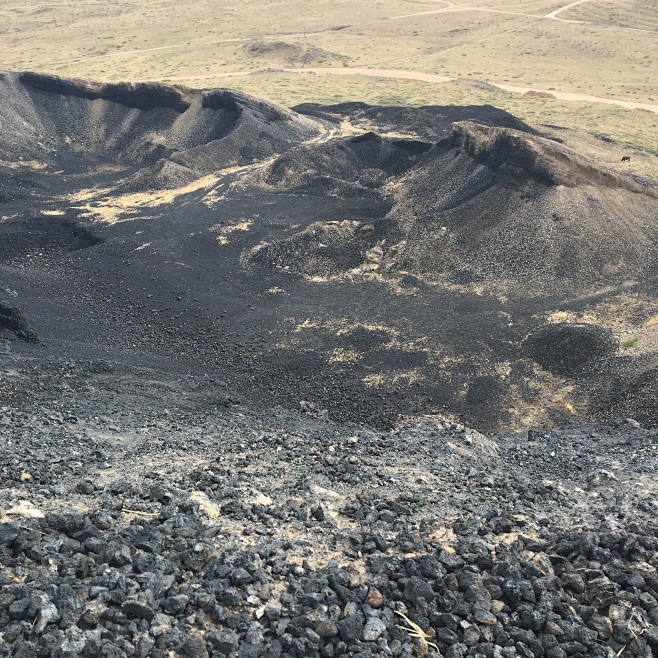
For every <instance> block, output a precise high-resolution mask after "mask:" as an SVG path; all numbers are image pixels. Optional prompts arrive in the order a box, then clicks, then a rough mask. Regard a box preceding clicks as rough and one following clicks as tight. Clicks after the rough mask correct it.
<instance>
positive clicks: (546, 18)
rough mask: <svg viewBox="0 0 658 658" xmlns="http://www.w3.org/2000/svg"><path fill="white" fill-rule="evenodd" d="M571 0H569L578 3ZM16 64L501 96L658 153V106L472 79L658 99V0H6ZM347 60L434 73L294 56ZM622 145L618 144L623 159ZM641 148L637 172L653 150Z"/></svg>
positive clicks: (302, 89)
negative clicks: (545, 94)
mask: <svg viewBox="0 0 658 658" xmlns="http://www.w3.org/2000/svg"><path fill="white" fill-rule="evenodd" d="M567 5H572V6H567ZM0 37H1V38H0V58H1V61H2V62H3V64H2V66H3V68H7V69H14V70H38V71H44V72H51V73H56V74H59V75H64V76H75V77H82V78H90V79H97V80H143V79H148V80H161V81H168V82H172V83H177V84H184V85H188V86H196V87H217V86H229V87H233V88H236V89H241V90H244V91H246V92H249V93H253V94H257V95H260V96H265V97H268V98H270V99H272V100H276V101H279V102H281V103H284V104H286V105H293V104H295V103H298V102H302V101H317V102H338V101H345V100H361V101H366V102H371V103H384V104H401V103H405V104H448V103H455V104H474V103H491V104H494V105H497V106H499V107H501V108H504V109H506V110H508V111H510V112H513V113H514V114H516V115H518V116H519V117H521V118H522V119H525V120H526V121H529V122H532V123H536V124H555V125H559V126H565V127H568V128H572V129H577V130H583V131H586V132H587V133H589V134H592V135H598V136H606V137H611V138H613V139H614V140H617V141H618V142H619V143H620V144H621V145H623V146H626V147H631V148H635V149H644V150H646V151H648V152H649V153H651V152H653V153H656V152H658V113H656V112H652V111H649V110H643V109H629V108H624V107H619V106H615V105H606V104H602V103H598V102H589V101H584V100H579V101H567V100H559V99H557V98H542V97H537V96H528V95H526V94H524V93H511V92H508V91H503V90H501V89H498V88H495V87H491V86H489V85H483V84H478V83H474V81H486V82H488V83H492V84H502V85H515V86H518V87H523V88H530V89H537V90H544V91H551V90H554V91H555V92H556V93H558V92H569V93H574V94H580V95H589V96H598V97H604V98H607V99H617V100H622V101H630V102H634V103H641V104H647V105H656V106H658V76H656V73H655V72H656V70H658V46H657V45H656V44H657V43H658V39H657V38H658V14H657V13H656V11H655V5H654V2H653V0H585V1H583V2H580V3H579V4H575V5H573V3H572V2H570V0H522V1H520V2H514V1H513V0H471V1H470V2H468V1H467V0H454V1H449V0H363V1H361V2H354V1H353V0H350V1H347V0H332V1H331V2H328V1H327V0H317V1H316V2H314V3H312V4H311V3H308V2H302V1H301V0H265V1H263V0H243V1H242V2H239V3H237V2H227V1H217V0H179V2H177V3H171V2H168V1H166V0H140V2H134V1H133V0H109V1H108V0H83V1H80V0H61V1H58V2H53V3H50V2H45V1H44V0H21V1H20V2H19V1H16V0H7V1H6V2H3V3H2V4H1V5H0ZM304 67H316V68H322V67H345V68H366V69H387V70H394V71H400V72H403V73H404V72H406V73H409V72H417V73H424V74H434V75H440V76H446V77H450V78H455V79H456V80H453V81H452V82H446V83H438V82H426V81H425V82H424V81H418V80H404V79H400V80H398V79H390V78H382V77H377V76H349V77H348V76H344V75H336V74H322V75H319V74H311V73H307V72H305V73H302V74H300V73H299V72H298V71H295V72H287V71H284V70H283V69H287V68H293V69H303V68H304ZM617 155H618V153H617V152H616V151H614V152H611V153H610V160H611V162H612V161H613V160H615V159H616V157H617ZM645 160H646V158H645V159H644V160H643V159H642V157H639V156H638V159H635V158H634V159H633V166H634V167H635V166H636V167H637V168H636V169H635V170H636V171H637V173H642V174H645V175H649V174H652V173H653V171H654V168H655V167H656V165H655V162H653V161H649V160H646V161H645Z"/></svg>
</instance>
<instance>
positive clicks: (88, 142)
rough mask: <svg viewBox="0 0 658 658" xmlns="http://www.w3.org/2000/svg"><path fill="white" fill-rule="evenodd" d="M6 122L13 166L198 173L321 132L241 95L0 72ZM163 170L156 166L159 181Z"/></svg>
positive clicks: (4, 142)
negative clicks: (95, 162)
mask: <svg viewBox="0 0 658 658" xmlns="http://www.w3.org/2000/svg"><path fill="white" fill-rule="evenodd" d="M17 117H21V120H20V121H18V120H17ZM0 122H1V123H2V124H3V125H4V126H6V127H7V128H9V127H11V128H10V129H5V130H3V131H2V135H1V136H0V153H1V154H2V157H3V158H4V159H7V160H8V159H13V160H15V161H18V160H19V159H24V160H29V159H36V160H38V159H44V158H46V159H52V158H57V157H60V158H63V157H65V156H66V155H67V154H70V155H73V154H75V155H77V156H78V157H81V158H83V159H89V158H93V157H99V158H102V159H104V160H108V161H114V162H119V163H124V164H132V165H139V166H146V165H154V164H156V163H158V162H159V161H163V160H166V161H169V162H171V163H173V164H174V165H175V166H177V167H178V168H183V169H185V170H189V171H191V172H192V174H195V175H199V174H200V173H207V172H210V171H215V170H217V169H221V168H225V167H231V166H235V165H245V164H249V163H252V162H255V161H258V160H260V159H262V158H266V157H268V156H270V155H272V154H273V153H278V152H280V151H281V150H283V149H285V148H287V146H288V145H289V144H290V143H291V142H297V141H302V140H304V139H306V138H308V137H310V136H312V135H313V134H314V133H315V132H316V128H315V127H314V126H313V124H312V123H311V122H309V121H308V120H305V119H303V118H302V117H299V116H298V115H295V114H293V113H292V112H290V111H289V110H287V109H285V108H283V107H279V106H276V105H273V104H271V103H264V102H262V101H259V100H256V99H254V98H252V97H250V96H247V95H245V94H241V93H239V92H233V91H228V90H215V91H194V90H189V89H179V88H174V87H167V86H165V85H159V84H155V83H139V84H98V83H90V82H85V81H78V80H66V79H63V78H58V77H55V76H50V75H42V74H36V73H20V74H15V73H3V74H0ZM162 170H163V164H162V162H160V163H159V164H158V169H157V172H156V173H158V174H161V173H162ZM142 182H143V181H142ZM163 182H165V183H166V180H164V181H163V180H162V179H160V180H157V179H156V180H154V181H153V184H155V185H157V184H160V185H162V184H163ZM173 182H176V183H177V182H180V180H179V179H178V178H177V177H174V179H173Z"/></svg>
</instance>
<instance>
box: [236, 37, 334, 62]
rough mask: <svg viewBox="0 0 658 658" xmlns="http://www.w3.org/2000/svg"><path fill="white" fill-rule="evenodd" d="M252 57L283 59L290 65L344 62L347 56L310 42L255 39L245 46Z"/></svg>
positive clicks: (270, 60)
mask: <svg viewBox="0 0 658 658" xmlns="http://www.w3.org/2000/svg"><path fill="white" fill-rule="evenodd" d="M243 50H244V52H245V53H246V54H247V55H248V56H249V57H252V58H258V59H264V60H266V61H267V62H272V60H275V61H277V60H278V61H281V62H282V63H285V64H286V65H288V66H309V65H311V64H328V63H336V62H343V61H345V60H346V59H347V58H346V57H344V56H343V55H339V54H338V53H333V52H330V51H328V50H324V48H318V47H317V46H314V45H312V44H309V43H287V42H285V41H254V42H252V43H249V44H247V45H246V46H244V47H243Z"/></svg>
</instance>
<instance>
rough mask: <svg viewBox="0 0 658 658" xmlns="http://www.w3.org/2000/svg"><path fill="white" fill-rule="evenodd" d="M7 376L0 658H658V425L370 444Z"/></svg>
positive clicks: (44, 372)
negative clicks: (10, 395) (11, 394)
mask: <svg viewBox="0 0 658 658" xmlns="http://www.w3.org/2000/svg"><path fill="white" fill-rule="evenodd" d="M12 365H13V370H12V372H11V373H9V374H8V375H7V377H8V380H6V381H10V382H13V384H12V388H13V389H14V390H15V393H16V398H15V402H14V404H13V405H12V406H6V407H3V408H2V409H0V429H1V430H2V431H3V434H4V436H5V441H6V446H7V447H8V448H10V450H6V451H4V452H3V453H2V458H1V460H0V474H1V475H2V478H1V480H0V481H1V482H2V484H1V485H0V515H1V516H2V519H1V522H0V562H1V564H2V570H1V571H0V633H1V634H2V635H1V637H2V642H1V643H0V655H2V656H6V657H7V658H9V657H12V658H15V657H17V656H20V657H27V656H37V655H38V656H76V657H78V656H79V657H80V658H87V657H89V658H91V657H92V656H113V657H115V658H124V657H129V656H140V657H142V658H164V657H165V656H167V657H176V658H199V657H201V658H204V657H207V656H212V657H213V658H219V657H221V656H231V657H238V658H243V657H244V656H253V657H254V658H256V657H259V656H264V657H265V656H267V657H270V658H271V657H274V656H278V657H288V656H290V657H293V656H295V657H299V658H302V657H305V658H314V657H315V658H318V657H320V656H322V657H326V656H348V655H351V656H360V657H362V658H365V657H367V656H371V657H374V656H382V657H383V656H395V657H398V656H427V657H428V658H431V657H433V656H434V657H435V656H439V655H441V656H446V657H448V658H460V657H462V656H478V657H479V656H487V657H494V658H514V657H516V656H521V657H524V658H535V657H539V658H544V657H545V658H566V657H567V656H577V657H590V656H591V657H609V658H613V657H614V656H620V655H627V656H637V657H641V658H649V657H650V656H652V655H654V652H655V651H658V575H657V572H656V568H657V567H658V559H657V557H656V556H657V554H658V526H657V525H656V522H655V510H656V505H657V504H658V503H657V498H656V493H657V492H656V468H657V467H658V453H657V452H656V445H657V443H656V439H657V438H658V436H657V434H656V431H655V430H654V431H647V430H645V429H642V428H641V427H639V425H638V424H637V423H635V422H634V421H623V422H620V423H618V424H616V425H615V426H613V427H594V426H587V425H572V426H570V427H566V428H564V429H559V430H550V431H548V430H546V431H532V432H528V433H525V434H522V435H505V436H497V437H485V436H483V435H481V434H479V433H478V432H476V431H473V430H470V429H468V428H466V427H464V426H463V425H460V424H458V423H455V422H453V421H449V420H447V419H445V418H441V417H436V416H435V417H424V418H420V417H419V418H406V419H401V421H400V423H399V425H398V427H397V428H396V429H394V430H391V431H388V432H375V431H373V430H372V429H370V428H367V427H365V426H359V425H341V424H335V423H330V422H327V421H324V420H322V419H321V418H320V417H319V415H318V410H317V409H315V408H314V407H313V405H310V404H308V403H303V404H302V405H301V411H302V412H303V413H302V414H300V413H295V412H286V411H284V410H282V409H269V410H266V409H258V408H253V407H251V408H248V407H244V406H239V405H235V404H233V403H232V402H230V400H229V399H226V402H225V405H224V407H223V408H221V409H219V408H217V409H216V410H215V411H210V410H209V406H208V400H209V397H208V396H209V395H213V394H216V386H217V385H216V384H215V383H214V382H213V381H212V380H210V379H208V378H199V377H185V378H178V379H172V380H163V379H158V378H157V373H154V372H150V371H146V370H131V371H125V370H123V369H122V370H121V371H120V372H119V371H117V369H116V368H113V367H112V366H110V365H109V364H103V363H100V362H96V363H89V364H87V365H86V366H84V367H82V366H74V365H73V364H55V363H51V364H50V365H49V366H48V367H39V366H38V365H37V364H35V363H30V362H20V361H19V362H15V363H13V364H12ZM118 382H121V384H120V387H119V388H118V387H117V383H118ZM28 392H30V393H31V396H30V397H31V400H30V401H29V402H21V399H22V398H21V395H22V393H28Z"/></svg>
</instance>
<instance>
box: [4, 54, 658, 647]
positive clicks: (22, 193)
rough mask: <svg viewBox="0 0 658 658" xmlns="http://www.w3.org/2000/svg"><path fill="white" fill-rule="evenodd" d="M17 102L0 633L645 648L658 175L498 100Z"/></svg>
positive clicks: (65, 84)
mask: <svg viewBox="0 0 658 658" xmlns="http://www.w3.org/2000/svg"><path fill="white" fill-rule="evenodd" d="M252 50H253V52H252V53H251V54H252V55H253V56H257V55H259V54H260V50H259V49H252ZM279 51H280V49H279V50H277V52H278V55H280V56H285V57H292V56H293V55H294V56H295V57H297V56H300V57H301V56H304V57H307V56H308V57H310V56H311V55H313V56H316V55H317V52H315V51H312V52H310V54H309V53H306V52H305V53H302V54H300V53H299V52H298V51H297V50H292V51H290V52H288V51H287V50H286V51H285V53H284V52H283V51H280V52H279ZM0 126H1V128H2V130H1V131H0V338H1V339H2V343H1V344H2V346H3V347H4V350H3V354H2V355H1V356H0V359H1V360H0V382H1V383H2V386H1V387H0V432H1V436H2V438H3V441H4V450H3V451H2V456H1V459H0V473H1V474H2V485H1V486H0V512H1V514H2V522H1V523H0V656H8V657H9V656H12V657H21V658H30V657H32V656H52V657H53V658H55V657H57V658H64V657H66V658H77V657H78V656H79V657H80V658H86V657H91V656H104V657H108V658H109V657H116V658H123V657H124V656H137V657H139V658H164V657H165V656H167V657H172V656H173V657H177V656H182V657H186V658H207V657H208V656H213V657H216V656H232V657H233V656H238V658H249V657H253V658H256V657H258V656H268V657H271V658H278V657H280V656H299V657H302V656H308V657H314V656H316V657H319V656H322V657H323V658H333V657H334V656H343V655H350V656H361V657H363V658H365V657H366V656H396V657H397V656H412V655H417V656H436V655H443V656H446V657H448V658H460V657H462V656H485V657H487V658H492V657H494V658H501V657H504V658H513V657H514V656H522V657H526V658H534V657H540V658H543V657H545V658H563V657H566V656H577V657H580V656H583V657H584V656H610V657H611V658H612V657H613V656H622V655H629V656H631V655H632V656H638V657H642V658H648V657H649V656H652V655H654V653H655V652H657V651H658V577H657V575H656V568H657V567H658V560H657V559H656V555H657V554H656V550H657V549H658V544H657V537H658V526H657V525H656V523H655V511H656V505H657V504H658V503H657V502H656V501H657V500H658V499H657V498H656V478H655V476H656V458H657V453H656V436H657V434H656V432H657V431H658V430H657V429H656V428H657V427H658V404H657V402H656V400H657V399H658V396H657V393H658V391H657V383H658V356H657V350H656V341H657V339H658V315H657V313H658V310H657V305H656V294H657V292H658V278H657V275H658V262H657V261H658V221H657V220H658V212H657V210H658V184H657V183H656V182H655V181H653V180H651V179H650V178H646V177H642V176H639V175H633V174H631V173H624V172H621V171H619V170H618V169H611V168H609V167H607V166H605V165H603V164H601V163H600V162H599V161H598V160H597V159H596V158H593V157H592V153H591V151H590V150H587V149H583V148H581V146H582V144H581V143H580V142H578V143H572V142H570V140H569V139H568V137H563V136H561V135H560V131H559V130H558V129H548V128H543V127H535V126H531V125H529V124H527V123H525V122H524V121H521V120H519V119H518V118H516V117H515V116H513V115H512V114H509V113H508V112H505V111H503V110H500V109H497V108H495V107H493V106H490V105H472V106H463V107H455V106H421V107H411V106H389V107H383V106H374V105H368V104H364V103H339V104H334V105H320V104H312V103H305V104H303V105H299V106H296V107H294V108H292V109H289V108H286V107H283V106H280V105H277V104H275V103H272V102H270V101H265V100H260V99H257V98H254V97H252V96H250V95H248V94H245V93H242V92H238V91H233V90H227V89H206V90H195V89H189V88H186V87H178V86H168V85H164V84H161V83H154V82H150V83H91V82H85V81H80V80H73V79H66V78H61V77H57V76H54V75H46V74H37V73H16V72H6V73H1V74H0ZM601 148H603V146H602V147H601ZM610 148H612V146H611V147H610ZM647 157H649V156H647ZM550 428H555V429H550Z"/></svg>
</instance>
